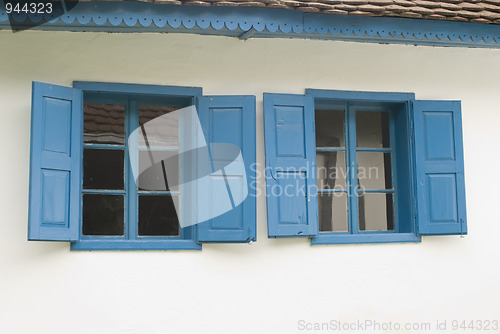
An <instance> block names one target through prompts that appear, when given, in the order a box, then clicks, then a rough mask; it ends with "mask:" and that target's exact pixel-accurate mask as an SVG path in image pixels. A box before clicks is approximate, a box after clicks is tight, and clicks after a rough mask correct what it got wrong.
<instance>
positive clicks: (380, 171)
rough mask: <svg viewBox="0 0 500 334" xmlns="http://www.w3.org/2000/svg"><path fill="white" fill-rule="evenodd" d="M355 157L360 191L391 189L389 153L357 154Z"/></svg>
mask: <svg viewBox="0 0 500 334" xmlns="http://www.w3.org/2000/svg"><path fill="white" fill-rule="evenodd" d="M357 156H358V186H359V187H360V189H362V190H365V189H366V190H382V189H392V177H391V154H390V153H382V152H358V153H357Z"/></svg>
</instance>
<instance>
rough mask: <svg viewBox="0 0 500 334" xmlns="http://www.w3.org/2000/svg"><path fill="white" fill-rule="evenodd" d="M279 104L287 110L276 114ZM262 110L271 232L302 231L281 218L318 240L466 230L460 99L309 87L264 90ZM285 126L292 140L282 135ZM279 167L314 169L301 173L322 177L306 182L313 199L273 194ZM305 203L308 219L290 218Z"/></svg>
mask: <svg viewBox="0 0 500 334" xmlns="http://www.w3.org/2000/svg"><path fill="white" fill-rule="evenodd" d="M266 101H267V102H266ZM301 101H310V102H301ZM299 102H300V103H299ZM290 106H294V108H295V109H296V110H300V111H301V112H300V113H295V114H293V113H292V112H291V111H293V110H292V109H293V108H291V109H290ZM297 106H299V107H297ZM280 109H282V110H281V111H282V113H283V114H284V115H285V116H286V117H281V118H280V119H278V118H277V116H276V115H277V113H278V111H280ZM284 111H288V112H287V113H284ZM264 119H265V122H264V123H265V124H264V125H265V135H266V138H265V139H266V172H267V174H266V182H267V192H268V193H267V196H268V230H269V236H270V237H292V236H297V232H296V231H294V230H292V231H291V232H290V231H287V230H284V229H283V227H282V226H285V227H287V228H289V229H290V228H295V229H302V227H301V226H310V227H311V229H310V231H311V232H310V234H309V236H310V237H311V243H312V244H331V243H373V242H404V241H407V242H408V241H419V240H420V235H424V234H465V233H466V231H467V230H466V219H465V189H464V182H463V155H462V137H461V123H460V104H459V102H444V101H415V100H414V95H413V94H410V93H372V92H350V91H330V90H314V89H308V90H306V95H303V96H301V95H294V96H290V95H283V94H266V95H265V96H264ZM311 122H315V126H314V128H313V129H311V130H310V131H307V129H308V124H310V123H311ZM442 129H445V130H446V131H444V130H442ZM299 130H300V131H299ZM279 133H281V135H282V137H283V136H285V135H288V137H286V138H287V140H282V141H281V142H280V141H279V140H277V138H278V137H279V136H278V135H279ZM429 143H432V145H431V144H429ZM311 145H312V146H313V149H314V150H315V154H314V152H311V150H310V147H311ZM308 148H309V150H308ZM283 152H284V153H283ZM299 153H300V154H299ZM280 158H281V160H280ZM284 158H286V159H284ZM303 165H304V166H305V165H307V166H308V167H306V168H304V166H303ZM277 167H280V169H282V170H286V171H287V175H289V174H290V171H299V172H298V173H297V174H298V175H300V176H306V175H307V176H310V175H312V181H311V180H310V179H309V177H303V178H302V179H303V183H304V184H308V185H309V186H310V185H311V183H313V182H314V184H315V185H316V186H317V188H316V191H311V190H309V189H310V187H307V189H308V190H307V191H306V194H305V195H306V196H305V198H308V201H305V200H304V198H303V197H299V196H295V197H290V196H286V194H281V193H280V194H273V193H272V188H273V187H274V186H276V184H277V183H279V182H280V181H279V180H278V179H277V178H276V172H274V171H275V170H276V168H277ZM372 173H374V175H373V174H372ZM294 181H295V180H294ZM292 183H293V184H295V185H297V184H299V185H300V183H297V182H292ZM287 203H288V204H289V205H285V204H287ZM301 203H303V205H302V206H301ZM310 203H314V205H311V204H310ZM283 208H285V209H286V210H283ZM297 210H299V211H300V210H301V212H303V213H307V214H302V215H299V216H300V217H303V219H302V220H301V221H298V220H296V219H295V220H293V219H290V220H289V221H283V220H284V219H282V218H283V217H286V216H287V215H290V214H293V213H294V212H296V211H297ZM311 212H314V214H312V215H311V214H310V213H311ZM313 227H316V231H314V229H313Z"/></svg>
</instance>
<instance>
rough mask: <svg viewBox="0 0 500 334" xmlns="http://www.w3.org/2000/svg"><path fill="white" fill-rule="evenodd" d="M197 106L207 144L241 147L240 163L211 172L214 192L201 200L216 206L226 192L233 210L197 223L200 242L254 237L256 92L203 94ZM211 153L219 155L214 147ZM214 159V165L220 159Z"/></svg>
mask: <svg viewBox="0 0 500 334" xmlns="http://www.w3.org/2000/svg"><path fill="white" fill-rule="evenodd" d="M198 106H199V107H198V113H199V117H200V122H201V125H202V128H203V131H204V134H205V139H206V141H207V144H208V145H209V146H210V145H211V144H214V143H215V144H216V143H227V144H233V145H235V146H237V147H238V148H239V149H240V150H241V156H240V160H239V162H238V163H240V165H238V163H233V164H232V167H228V168H226V169H225V170H212V173H211V174H210V176H209V178H210V188H211V190H210V191H211V193H212V195H211V196H208V198H207V197H205V198H202V199H201V201H203V202H208V203H209V205H212V206H216V205H218V204H217V201H222V200H223V198H221V197H226V196H227V198H226V199H227V200H230V210H229V211H227V212H226V213H224V214H222V215H219V216H217V217H214V218H212V219H209V220H208V221H205V222H202V223H200V224H198V242H249V241H255V240H256V198H255V194H256V191H255V182H253V183H252V181H255V166H254V164H255V156H256V153H255V152H256V147H255V145H256V142H255V136H256V134H255V96H203V97H201V98H200V100H199V104H198ZM211 157H212V159H213V160H216V159H218V157H220V155H217V154H216V152H213V151H211ZM241 157H242V160H241ZM213 162H214V165H220V163H221V161H213ZM227 162H228V163H230V161H227ZM243 163H244V166H243ZM235 167H236V168H235ZM242 169H243V170H244V173H242ZM245 175H246V179H245ZM221 182H222V185H223V189H222V191H221V188H220V187H218V188H217V189H216V187H215V185H216V184H218V185H220V184H221ZM224 184H225V185H224ZM243 189H245V193H246V192H247V191H248V192H247V195H246V197H245V194H242V193H241V191H242V190H243ZM201 201H200V203H199V205H201Z"/></svg>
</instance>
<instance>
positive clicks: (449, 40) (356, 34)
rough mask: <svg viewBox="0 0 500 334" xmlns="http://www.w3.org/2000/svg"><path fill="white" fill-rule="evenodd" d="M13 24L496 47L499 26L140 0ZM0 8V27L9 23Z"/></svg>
mask: <svg viewBox="0 0 500 334" xmlns="http://www.w3.org/2000/svg"><path fill="white" fill-rule="evenodd" d="M12 18H13V19H14V20H15V21H16V22H25V21H26V20H29V21H31V22H33V23H39V22H41V21H42V20H45V21H47V22H46V23H44V24H42V25H40V26H37V27H36V29H42V30H53V29H55V28H58V30H61V29H63V30H64V29H67V30H70V29H71V30H74V29H75V28H76V29H81V30H84V29H82V28H85V27H102V29H100V30H102V31H117V30H118V31H127V32H140V31H143V30H144V28H148V31H159V32H176V31H179V32H184V31H185V30H194V31H193V32H197V31H199V30H210V31H209V32H208V33H213V34H217V35H227V36H240V35H243V34H245V33H246V34H248V33H249V32H252V34H251V37H280V36H281V37H299V38H320V39H341V40H361V41H365V42H385V43H411V44H434V45H458V46H462V45H466V46H477V47H491V48H497V47H500V26H497V25H485V24H474V23H462V22H448V21H446V22H445V21H428V20H416V19H402V18H384V17H355V16H337V15H327V14H317V13H303V12H298V11H289V10H282V9H269V8H266V9H262V8H246V7H243V8H242V7H196V6H175V5H155V4H151V3H143V2H115V3H113V2H97V3H96V2H80V3H79V4H78V5H77V6H76V7H75V8H74V9H72V10H71V11H70V12H69V13H67V14H64V15H63V16H60V17H54V16H53V15H39V14H28V15H27V14H25V13H21V14H14V15H13V16H12ZM8 20H9V17H8V15H7V14H6V12H5V10H4V8H2V10H1V11H0V27H1V26H4V27H5V26H6V24H4V23H3V22H7V26H8V25H9V24H8ZM94 30H95V29H94Z"/></svg>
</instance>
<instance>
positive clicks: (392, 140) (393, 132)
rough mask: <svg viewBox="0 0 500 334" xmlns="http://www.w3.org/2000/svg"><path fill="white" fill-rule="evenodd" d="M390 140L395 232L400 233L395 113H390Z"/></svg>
mask: <svg viewBox="0 0 500 334" xmlns="http://www.w3.org/2000/svg"><path fill="white" fill-rule="evenodd" d="M389 139H390V143H391V148H392V149H393V151H392V153H391V179H392V190H393V195H392V196H393V197H392V200H393V205H392V207H393V210H394V212H393V213H394V232H396V233H399V232H400V228H399V209H398V198H397V197H398V196H397V194H398V193H397V185H398V178H397V175H398V173H397V163H396V160H397V156H396V120H395V113H394V112H390V113H389Z"/></svg>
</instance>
